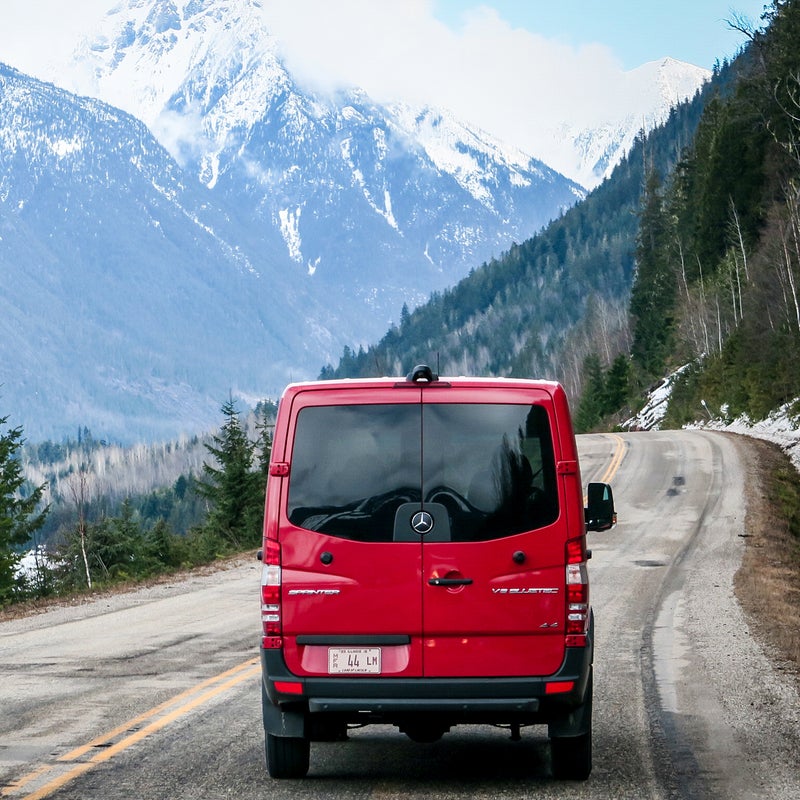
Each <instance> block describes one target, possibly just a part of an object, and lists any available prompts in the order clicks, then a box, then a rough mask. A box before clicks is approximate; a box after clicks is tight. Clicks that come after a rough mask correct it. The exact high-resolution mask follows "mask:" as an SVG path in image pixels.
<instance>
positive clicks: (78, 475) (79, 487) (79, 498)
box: [67, 464, 92, 589]
mask: <svg viewBox="0 0 800 800" xmlns="http://www.w3.org/2000/svg"><path fill="white" fill-rule="evenodd" d="M67 485H68V486H69V492H70V494H71V495H72V500H73V502H74V503H75V509H76V511H77V513H78V529H77V533H78V544H79V547H80V551H81V556H82V557H83V566H84V569H85V570H86V585H87V586H88V587H89V589H91V588H92V574H91V571H90V570H89V557H88V555H87V552H86V505H87V503H88V502H89V491H88V469H87V467H86V464H81V466H80V468H79V469H78V471H77V472H73V473H72V475H70V476H69V478H68V480H67Z"/></svg>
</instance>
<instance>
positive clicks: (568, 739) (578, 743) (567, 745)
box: [550, 728, 592, 781]
mask: <svg viewBox="0 0 800 800" xmlns="http://www.w3.org/2000/svg"><path fill="white" fill-rule="evenodd" d="M550 758H551V761H552V765H553V777H554V778H557V779H558V780H567V781H585V780H586V779H587V778H588V777H589V775H590V774H591V772H592V730H591V728H590V729H589V732H588V733H584V734H583V735H582V736H563V737H562V736H559V737H553V738H552V739H551V740H550Z"/></svg>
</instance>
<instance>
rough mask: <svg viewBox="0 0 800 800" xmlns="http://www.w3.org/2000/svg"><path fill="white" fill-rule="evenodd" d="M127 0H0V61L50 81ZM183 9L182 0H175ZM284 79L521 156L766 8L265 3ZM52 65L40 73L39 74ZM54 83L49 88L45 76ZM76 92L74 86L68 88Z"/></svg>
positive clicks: (538, 1) (700, 60) (435, 1)
mask: <svg viewBox="0 0 800 800" xmlns="http://www.w3.org/2000/svg"><path fill="white" fill-rule="evenodd" d="M126 1H127V0H80V2H77V0H0V61H4V62H6V63H8V64H10V65H11V66H14V67H16V68H18V69H20V70H22V71H23V72H27V73H29V74H31V75H34V76H36V77H42V78H45V79H49V80H53V76H54V75H56V76H57V75H58V73H57V72H54V71H53V69H52V65H53V64H55V63H58V61H59V60H60V59H66V58H67V57H68V55H69V53H70V52H71V50H72V47H73V43H74V42H75V41H76V40H77V39H78V38H79V37H80V36H81V35H82V34H86V33H88V32H89V31H90V30H91V28H92V21H93V20H97V19H98V17H99V16H101V15H102V14H103V13H105V12H106V11H108V10H109V9H110V8H112V7H113V6H115V5H116V4H117V3H118V2H126ZM180 1H181V2H183V0H180ZM262 5H263V13H264V16H265V18H266V21H267V24H268V27H269V29H270V31H271V32H273V33H275V34H276V35H277V36H278V37H279V39H280V40H281V41H282V42H283V54H284V57H285V59H286V63H287V66H288V67H289V69H290V71H291V72H292V74H293V76H295V77H296V78H299V79H300V81H301V83H302V82H303V81H305V82H306V84H308V85H309V86H310V87H311V88H317V89H325V88H332V87H335V86H341V85H356V86H360V87H361V88H363V89H365V90H366V91H367V92H368V93H369V94H370V95H371V96H372V97H373V98H374V99H375V100H377V101H379V102H380V101H391V100H397V99H404V100H407V101H409V102H418V103H428V104H431V105H435V106H438V107H443V108H449V109H451V110H452V111H454V112H455V113H456V115H457V116H458V117H460V118H461V119H464V120H465V121H467V122H470V123H473V124H475V125H477V126H479V127H481V128H483V129H484V130H487V131H489V132H490V133H492V134H494V135H495V136H497V137H498V138H500V139H502V140H504V141H507V142H509V143H511V144H514V145H517V146H518V147H520V148H522V149H525V150H527V151H528V152H531V153H532V154H533V155H538V156H539V157H542V155H544V154H540V153H537V152H534V151H532V150H531V147H530V143H531V142H533V141H534V140H535V133H536V130H538V129H541V128H543V127H545V126H546V124H547V123H549V122H550V121H552V120H560V119H564V118H565V116H569V115H572V116H573V117H575V118H576V122H577V123H579V124H580V125H583V126H585V127H588V126H590V125H593V124H596V123H598V122H602V121H603V120H602V116H603V114H604V113H605V110H606V109H605V106H606V104H607V102H608V100H607V98H608V87H609V86H612V85H614V84H615V83H616V84H619V83H620V75H621V74H623V73H625V72H626V71H629V70H632V69H634V68H635V67H637V66H639V65H641V64H643V63H646V62H649V61H656V60H661V59H662V58H664V57H666V56H670V57H672V58H675V59H677V60H681V61H687V62H689V63H691V64H694V65H696V66H700V67H704V68H706V69H711V68H712V67H713V65H714V63H715V62H716V61H717V60H719V61H721V60H723V59H724V58H726V57H731V56H733V55H734V54H735V53H736V51H737V49H738V48H739V47H740V46H741V45H742V44H743V43H744V41H745V36H744V35H743V34H742V33H740V32H738V31H734V30H732V29H731V28H730V26H729V25H728V24H727V23H726V20H730V19H732V18H733V17H734V15H735V14H739V15H743V16H744V17H746V18H748V19H750V20H751V21H752V22H753V23H754V24H756V25H758V23H759V20H760V17H761V13H762V12H763V9H764V0H669V2H660V0H485V2H483V3H481V2H476V1H475V0H262ZM48 68H49V71H48ZM56 82H58V81H57V80H56ZM66 88H72V89H75V88H76V87H70V86H67V87H66Z"/></svg>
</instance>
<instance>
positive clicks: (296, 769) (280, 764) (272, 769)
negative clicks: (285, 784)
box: [264, 733, 311, 778]
mask: <svg viewBox="0 0 800 800" xmlns="http://www.w3.org/2000/svg"><path fill="white" fill-rule="evenodd" d="M264 749H265V750H266V756H267V772H268V773H269V776H270V777H271V778H304V777H305V776H306V774H307V773H308V765H309V761H310V756H311V742H310V741H309V740H308V739H306V738H305V737H297V736H273V735H272V734H271V733H265V734H264Z"/></svg>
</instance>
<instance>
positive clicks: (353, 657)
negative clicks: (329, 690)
mask: <svg viewBox="0 0 800 800" xmlns="http://www.w3.org/2000/svg"><path fill="white" fill-rule="evenodd" d="M380 672H381V649H380V647H329V648H328V674H329V675H347V674H359V675H380Z"/></svg>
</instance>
